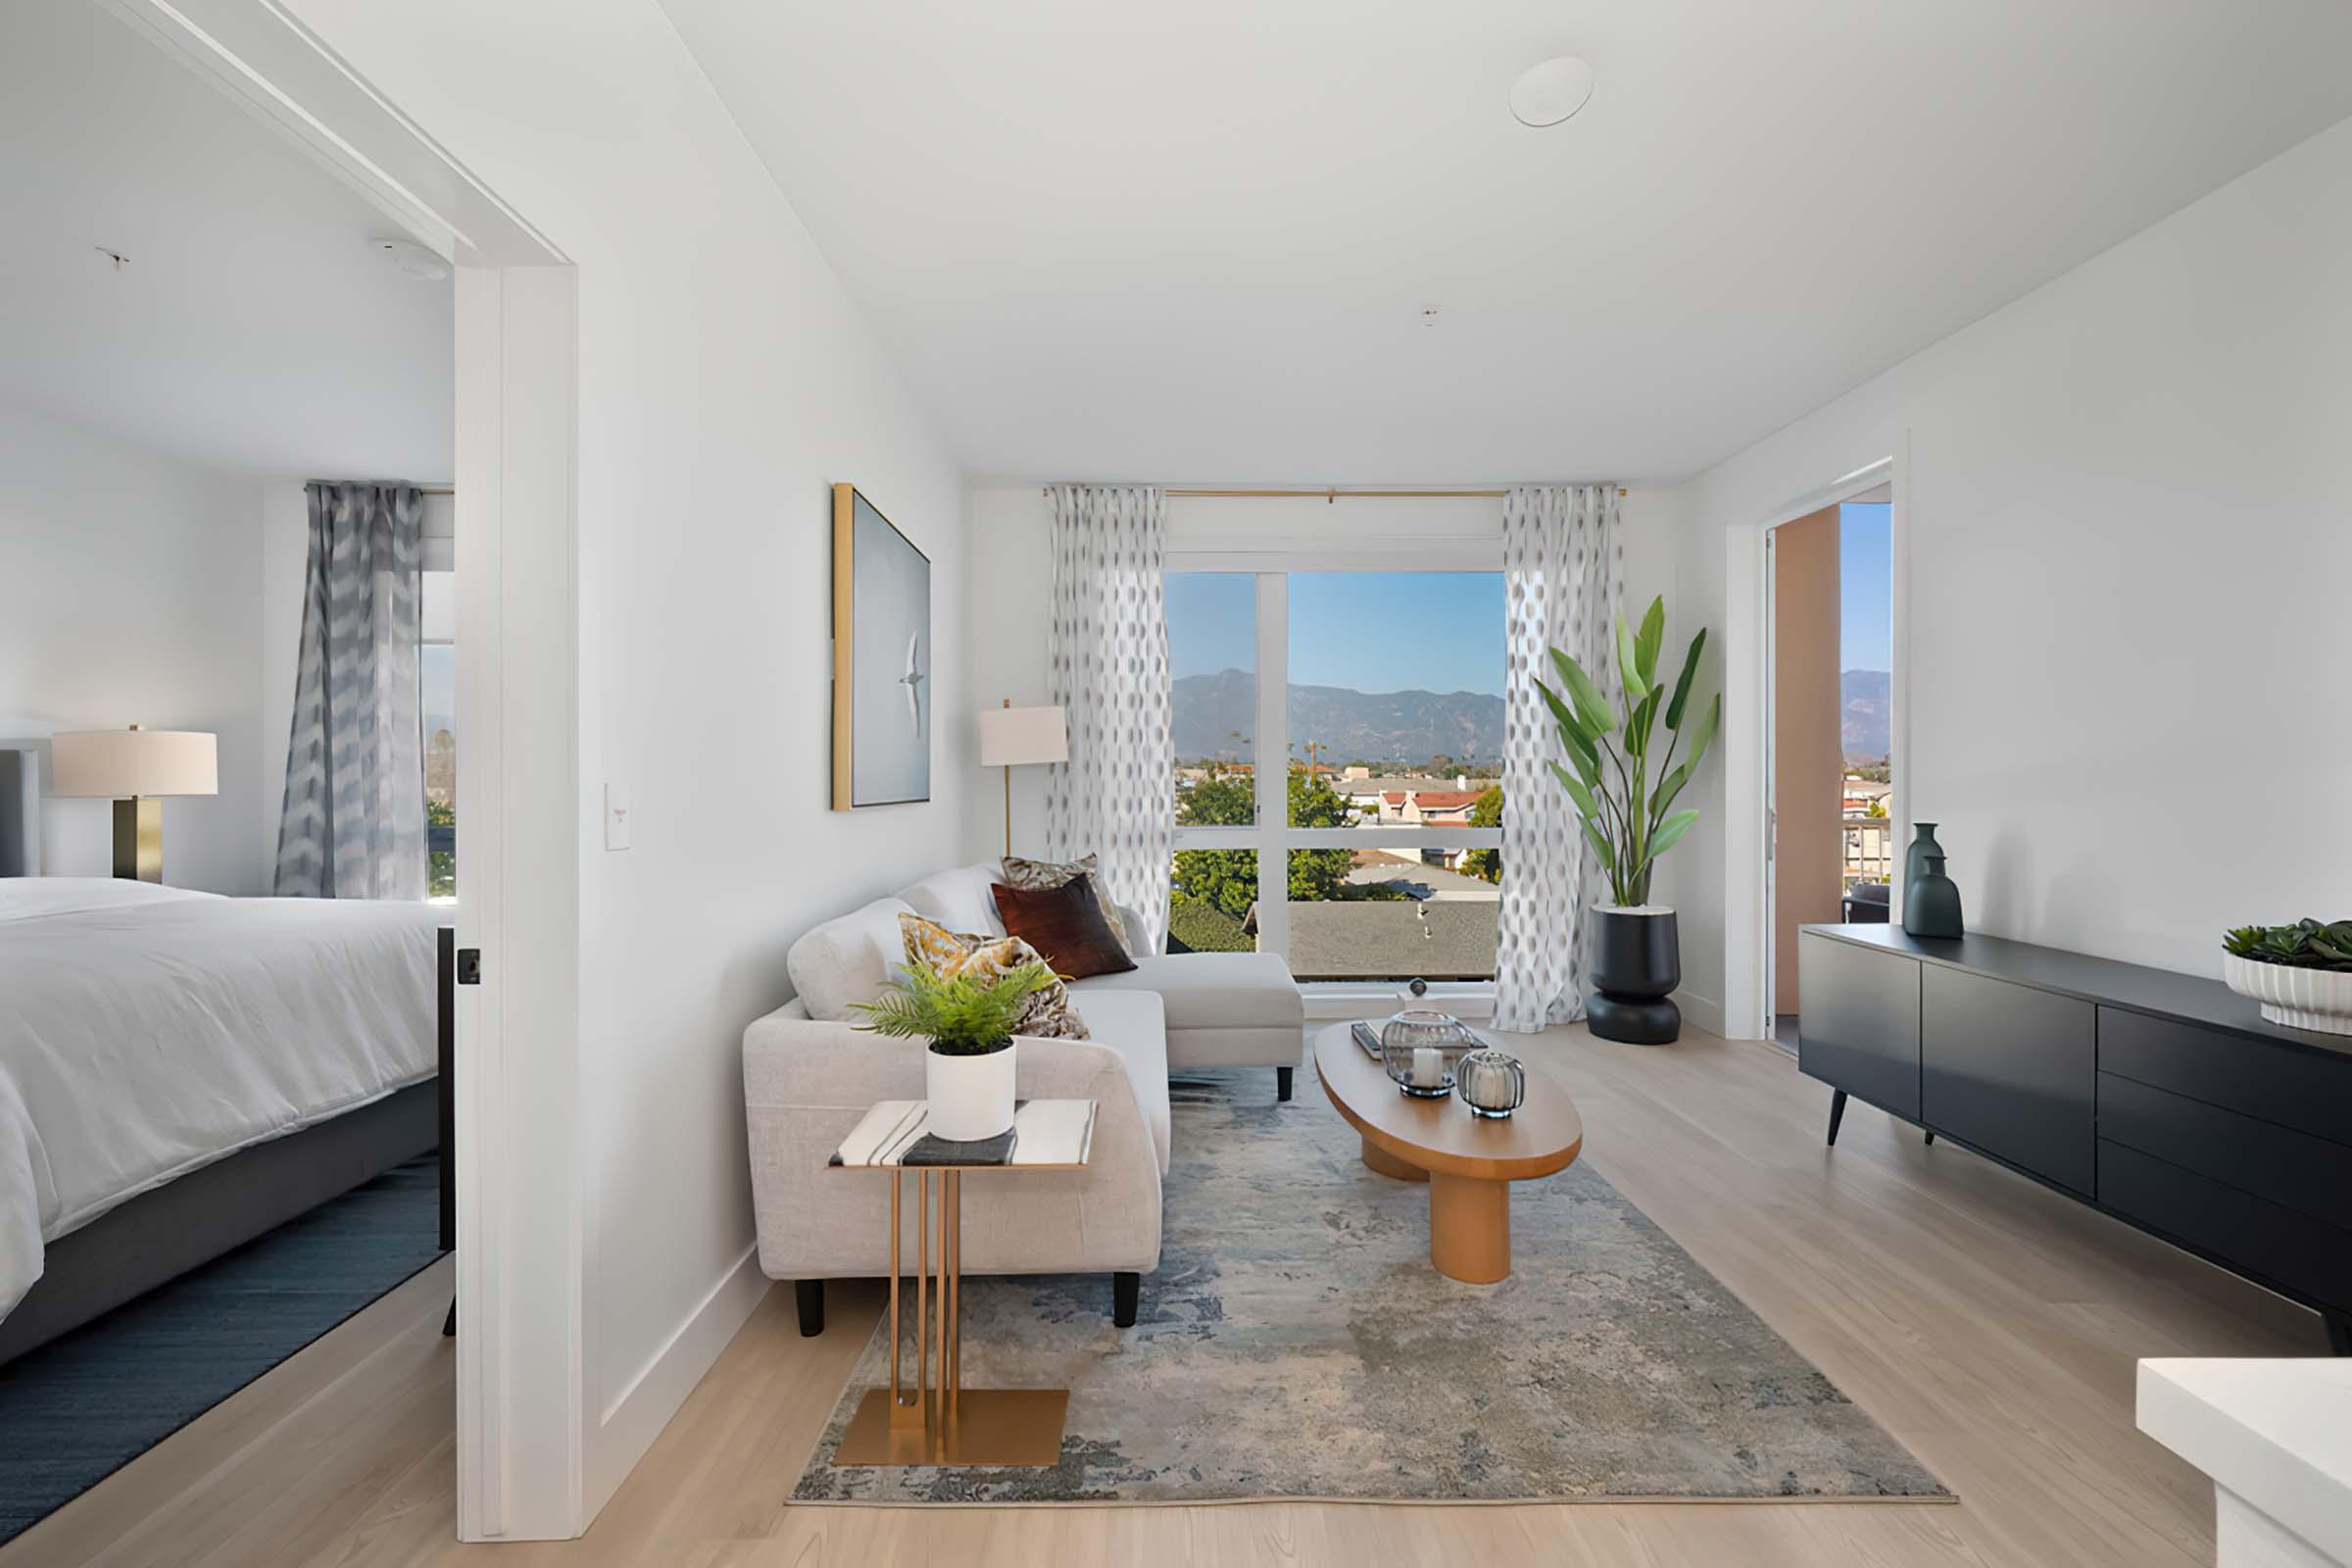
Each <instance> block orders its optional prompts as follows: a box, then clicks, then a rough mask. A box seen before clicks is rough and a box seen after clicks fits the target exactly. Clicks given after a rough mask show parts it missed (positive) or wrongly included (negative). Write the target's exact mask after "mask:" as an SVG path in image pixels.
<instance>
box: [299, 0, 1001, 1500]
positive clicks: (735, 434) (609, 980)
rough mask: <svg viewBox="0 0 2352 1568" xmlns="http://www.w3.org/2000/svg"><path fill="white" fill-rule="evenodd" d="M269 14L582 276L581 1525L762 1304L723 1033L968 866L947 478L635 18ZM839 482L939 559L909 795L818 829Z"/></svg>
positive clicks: (953, 524) (606, 14) (475, 12)
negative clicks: (604, 815) (889, 904)
mask: <svg viewBox="0 0 2352 1568" xmlns="http://www.w3.org/2000/svg"><path fill="white" fill-rule="evenodd" d="M292 9H293V10H294V11H295V12H297V13H298V14H299V15H300V17H301V19H302V20H303V21H304V22H305V23H307V24H308V25H311V26H313V27H315V28H316V29H317V30H318V31H319V33H320V34H321V35H322V36H323V38H324V39H325V40H326V42H327V43H328V44H329V45H330V46H331V47H333V48H334V49H335V50H336V51H337V52H338V53H339V54H341V55H342V56H343V57H344V58H345V59H347V60H348V61H350V62H351V63H352V65H353V67H354V68H355V69H356V70H357V71H358V72H359V73H362V74H363V75H364V76H366V77H367V78H368V80H369V81H370V82H371V83H372V84H373V85H374V86H375V87H377V88H378V89H379V90H381V91H383V92H384V93H385V94H386V96H387V97H389V98H390V99H391V100H392V101H393V102H395V103H397V104H398V105H399V106H400V108H401V109H402V110H403V111H404V112H405V113H407V114H408V115H410V116H411V117H413V118H414V119H415V120H416V121H417V123H419V124H420V125H421V126H422V127H423V129H424V131H425V132H426V133H427V134H428V135H430V136H431V137H432V138H433V139H434V140H435V141H437V142H439V143H440V144H441V145H443V146H445V147H448V148H449V149H450V150H451V152H452V154H453V155H454V156H455V157H456V158H458V159H459V160H460V161H461V162H463V163H464V164H465V165H466V167H467V169H468V170H470V171H471V172H473V173H474V174H475V175H477V176H479V177H480V178H481V179H482V180H483V181H484V182H485V183H486V184H487V185H488V186H489V187H490V188H491V189H492V190H495V191H496V192H497V193H498V195H499V196H500V197H501V198H503V199H504V200H506V201H507V202H509V203H511V204H513V206H514V207H515V210H516V211H517V212H519V213H520V214H521V215H522V216H523V217H524V218H525V219H527V220H528V221H530V222H531V223H533V224H534V225H535V226H537V227H538V228H540V229H541V230H542V231H543V232H545V233H546V234H548V235H549V236H550V238H551V239H552V240H553V241H554V242H555V243H556V244H557V245H559V246H560V247H562V248H563V250H564V252H565V253H566V254H567V255H568V256H570V257H571V258H572V259H573V260H574V261H575V262H576V263H577V266H578V285H579V286H578V299H579V361H578V363H579V405H578V451H579V487H578V496H579V525H580V544H579V558H578V563H577V570H578V576H579V595H580V641H581V650H580V689H579V700H580V705H581V749H582V750H581V763H580V775H581V781H582V785H583V791H582V793H583V795H584V796H587V797H591V798H593V797H594V796H595V795H596V794H597V792H598V790H599V788H600V786H601V783H602V782H603V781H605V780H613V781H618V782H623V783H625V784H627V785H628V786H629V788H630V790H631V793H632V796H633V808H634V809H633V813H632V814H633V819H634V829H633V831H634V847H633V848H632V849H631V850H629V851H628V852H626V853H623V854H606V853H603V852H602V851H601V849H599V848H598V847H597V846H598V845H599V842H600V840H599V822H598V819H597V815H596V812H595V811H594V809H592V802H591V800H584V801H583V802H581V803H580V808H579V811H578V816H579V820H578V823H577V828H578V834H579V841H580V844H581V849H582V873H583V887H582V895H581V901H582V933H581V943H582V948H581V965H580V968H581V972H582V974H583V975H585V976H587V977H588V979H587V981H586V987H585V994H584V995H583V997H582V999H581V1008H580V1013H581V1017H582V1018H583V1019H584V1020H587V1022H586V1024H585V1025H584V1028H583V1038H582V1039H581V1042H580V1053H581V1056H580V1071H579V1082H580V1084H581V1085H582V1094H583V1096H584V1099H585V1103H584V1104H583V1106H582V1107H581V1110H582V1114H583V1117H584V1131H583V1138H582V1141H581V1148H582V1150H583V1152H584V1153H583V1160H584V1164H585V1169H584V1170H583V1173H582V1176H583V1180H584V1182H585V1183H586V1184H587V1187H588V1193H587V1215H586V1224H587V1234H586V1236H585V1238H584V1249H585V1252H586V1280H585V1286H584V1299H583V1302H582V1310H583V1313H584V1321H583V1325H582V1328H583V1338H584V1343H585V1345H586V1348H587V1365H586V1368H585V1387H584V1388H583V1389H582V1391H581V1396H582V1398H581V1403H582V1407H583V1411H584V1418H585V1422H586V1426H587V1433H586V1438H585V1451H584V1455H583V1458H584V1467H585V1474H584V1478H583V1492H584V1495H585V1499H586V1508H587V1511H588V1512H589V1513H590V1514H593V1513H594V1511H595V1510H596V1508H597V1507H599V1506H601V1504H602V1502H603V1500H604V1499H605V1498H606V1497H607V1496H609V1495H610V1494H611V1492H612V1489H613V1487H614V1486H615V1485H617V1483H618V1481H619V1479H620V1477H621V1476H622V1475H624V1474H625V1473H626V1471H627V1469H628V1468H629V1466H630V1465H631V1464H633V1463H634V1462H635V1460H636V1458H637V1457H638V1455H639V1454H640V1453H641V1452H642V1451H643V1449H644V1447H645V1446H646V1445H647V1444H649V1443H650V1442H651V1441H652V1440H653V1438H654V1437H655V1435H656V1434H658V1432H659V1431H660V1429H661V1426H662V1423H663V1422H664V1421H666V1420H667V1418H668V1416H669V1415H670V1413H671V1412H672V1411H673V1410H674V1409H675V1407H676V1405H677V1403H678V1401H679V1400H680V1399H682V1398H683V1397H685V1395H686V1394H687V1393H688V1392H689V1391H690V1390H691V1388H692V1386H693V1384H694V1382H695V1380H696V1379H697V1378H699V1377H700V1375H701V1374H702V1372H703V1371H704V1369H705V1368H706V1367H707V1366H708V1365H709V1363H710V1360H711V1357H712V1356H713V1355H714V1354H715V1353H716V1351H717V1350H718V1348H721V1347H722V1346H723V1345H724V1343H725V1341H726V1339H727V1338H728V1336H729V1335H731V1333H732V1332H733V1330H734V1329H735V1327H736V1325H737V1324H738V1323H739V1322H740V1321H741V1319H742V1317H743V1315H744V1314H745V1313H747V1312H748V1311H749V1309H750V1307H751V1305H752V1304H753V1303H754V1302H755V1301H756V1299H757V1296H758V1288H759V1285H760V1281H759V1279H758V1276H757V1263H756V1261H755V1260H754V1259H753V1257H752V1254H751V1247H752V1238H753V1228H752V1214H751V1199H750V1190H749V1182H748V1177H747V1166H746V1158H745V1150H744V1132H743V1106H742V1087H741V1065H740V1038H741V1033H742V1030H743V1027H744V1025H745V1024H746V1023H747V1022H749V1021H750V1020H751V1019H753V1018H755V1017H757V1016H759V1015H760V1013H762V1012H764V1011H766V1010H768V1009H769V1008H771V1007H773V1006H775V1005H778V1004H779V1003H781V1002H782V1001H784V1000H785V999H786V998H787V996H788V995H789V994H790V986H789V983H788V981H787V979H786V975H785V970H784V961H783V960H784V953H785V950H786V948H787V947H788V946H789V945H790V943H791V942H792V940H793V939H794V938H795V937H797V936H798V935H800V934H801V933H802V932H803V931H805V930H807V929H808V928H809V926H810V925H813V924H815V923H816V922H817V921H819V920H821V919H823V918H825V917H827V916H829V915H832V914H835V913H838V912H841V911H843V910H845V909H847V908H849V907H853V906H854V905H856V904H857V903H858V902H859V901H861V900H863V899H866V898H869V897H872V896H875V895H878V894H880V893H883V892H886V891H888V890H890V889H892V888H894V887H897V886H900V885H902V884H904V883H906V882H907V881H908V880H911V879H912V878H913V877H915V876H917V875H919V874H921V873H923V872H925V871H927V870H930V869H933V868H935V867H938V866H941V865H944V864H947V863H949V862H950V861H951V860H952V859H953V858H955V857H956V853H957V851H958V849H959V848H960V845H961V841H962V838H963V833H964V824H965V811H966V804H967V801H966V798H967V795H968V794H969V792H970V787H971V784H972V782H973V779H974V775H975V773H976V769H975V768H974V767H973V766H972V765H971V763H970V760H969V759H970V756H971V753H970V751H969V736H968V730H969V723H970V720H969V717H968V710H969V709H970V707H971V696H970V691H971V688H970V686H969V684H968V682H967V679H966V674H965V667H964V662H963V659H962V650H963V649H964V647H965V626H964V607H965V604H966V602H967V599H966V588H965V582H964V563H965V559H966V558H965V550H964V543H963V518H962V502H963V497H962V492H961V480H960V475H959V472H958V469H957V467H956V464H955V462H954V460H953V458H952V456H951V455H950V453H949V452H948V450H947V449H946V447H945V446H944V445H943V443H942V442H941V441H940V440H939V439H938V438H937V437H936V435H935V433H934V431H933V429H932V426H931V425H930V423H929V422H928V421H927V419H926V418H925V417H923V415H922V414H921V412H920V411H919V410H918V409H917V408H916V407H915V406H914V405H913V404H912V403H911V401H910V400H909V399H908V398H907V395H906V394H905V392H904V390H903V389H902V388H901V386H900V385H899V383H898V382H897V381H896V380H895V379H894V378H893V376H892V375H891V374H890V373H889V371H888V370H887V369H886V368H885V367H884V362H883V359H882V356H881V354H880V352H879V350H878V348H877V346H876V345H875V343H874V341H873V340H872V339H871V337H870V336H869V335H868V334H867V332H866V330H865V329H864V327H863V325H862V324H861V322H860V321H859V320H858V317H857V315H856V313H855V311H854V309H853V308H852V306H851V305H850V303H849V300H848V298H847V296H846V295H845V293H844V292H843V290H842V288H841V286H840V284H839V282H838V280H837V279H836V278H835V277H834V276H833V274H832V272H831V271H830V270H828V268H827V266H826V264H825V261H824V258H823V257H822V256H821V255H820V254H819V253H818V251H817V249H816V247H815V246H814V245H813V244H812V243H811V242H810V240H809V236H808V234H807V232H806V231H805V230H804V229H803V228H802V227H801V225H800V223H799V222H798V221H797V220H796V219H795V218H794V216H793V213H792V211H791V209H790V208H789V207H788V206H787V204H786V203H785V201H784V199H783V197H782V196H781V195H780V194H779V193H778V191H777V190H776V188H775V186H774V184H773V183H772V181H771V180H770V179H769V177H768V175H767V173H766V171H765V170H764V168H763V167H762V166H761V165H760V162H759V161H758V160H757V159H756V158H755V157H754V155H753V154H752V152H751V151H750V149H749V148H748V146H746V144H745V143H744V142H743V140H742V138H741V137H740V136H739V135H738V134H737V132H736V130H735V127H734V125H733V123H731V122H730V121H729V119H728V118H727V116H726V114H725V112H724V111H723V110H722V108H721V107H720V105H719V104H718V102H717V100H716V99H715V97H714V96H713V94H712V93H711V88H710V86H709V84H708V83H707V82H706V81H705V80H704V78H703V76H702V73H700V71H699V70H697V69H696V67H695V65H694V63H693V61H692V60H691V59H690V58H689V56H688V55H687V53H686V51H685V49H684V47H683V46H682V45H681V43H680V42H679V40H678V38H677V37H676V35H675V34H674V33H673V32H672V30H671V28H670V26H669V25H668V23H667V22H666V20H665V19H664V17H663V15H662V11H661V10H660V8H659V7H658V6H657V5H655V4H654V3H652V0H587V3H580V0H570V3H565V4H563V5H557V4H554V3H551V0H543V3H539V4H516V5H507V6H479V5H473V4H469V3H466V0H421V3H420V4H418V5H411V6H406V7H402V8H399V9H398V10H396V11H394V10H386V9H385V8H382V7H380V6H375V5H372V4H368V3H366V0H295V3H294V5H293V7H292ZM836 480H852V481H855V482H857V483H858V485H859V487H860V488H861V489H862V490H863V491H864V492H865V494H866V495H867V496H868V497H869V498H870V499H871V500H872V501H873V502H874V503H875V504H876V505H877V506H879V507H880V508H881V509H882V510H883V511H884V512H885V513H887V514H888V515H890V517H891V519H892V520H893V521H894V522H896V523H897V524H898V525H899V527H900V528H902V529H903V530H904V531H905V532H906V533H907V535H908V536H909V537H910V538H912V539H913V540H914V542H915V543H916V544H917V545H918V546H920V547H921V548H922V549H923V550H924V552H925V553H926V554H928V555H929V556H930V558H931V561H932V569H933V579H932V615H933V641H934V647H935V649H936V650H937V655H936V658H935V661H934V665H933V668H934V674H935V678H936V681H937V687H936V694H935V695H936V700H937V704H938V707H937V712H938V714H939V715H940V717H939V719H938V721H937V722H936V723H935V725H934V756H933V767H934V777H933V800H932V802H931V804H928V805H924V806H913V807H900V808H883V809H869V810H864V811H859V812H856V813H854V814H844V815H837V814H834V813H832V812H830V811H828V810H827V791H828V781H829V768H828V761H827V715H828V709H827V667H828V666H827V662H826V659H827V636H828V623H829V615H830V609H829V606H830V598H829V576H828V571H829V565H828V563H829V556H830V544H829V538H830V535H829V527H830V510H829V495H828V492H827V486H828V485H830V484H831V483H832V482H834V481H836ZM465 515H466V514H465V497H464V496H463V495H461V496H460V497H459V516H460V519H461V526H462V525H463V518H464V516H465ZM528 699H529V694H528V693H527V692H515V691H510V692H509V693H508V702H509V704H510V705H512V704H514V703H515V702H518V701H520V702H527V701H528ZM461 720H463V715H461ZM550 809H562V808H561V807H560V806H558V805H557V803H550Z"/></svg>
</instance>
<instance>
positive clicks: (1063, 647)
mask: <svg viewBox="0 0 2352 1568" xmlns="http://www.w3.org/2000/svg"><path fill="white" fill-rule="evenodd" d="M1049 493H1050V495H1051V497H1052V500H1053V508H1054V621H1053V625H1052V627H1051V628H1050V630H1049V633H1048V642H1047V669H1048V674H1047V683H1048V684H1047V691H1048V694H1049V696H1050V698H1051V700H1052V701H1053V702H1054V704H1055V705H1056V706H1057V707H1059V708H1061V709H1063V710H1064V711H1066V713H1067V715H1068V721H1069V732H1070V760H1068V761H1066V762H1055V763H1054V766H1053V768H1052V770H1051V772H1050V774H1049V776H1048V779H1047V785H1046V849H1047V854H1048V856H1049V857H1051V858H1054V859H1056V860H1076V859H1080V858H1083V857H1085V856H1088V855H1099V856H1101V857H1102V870H1101V871H1100V872H1099V873H1098V876H1099V879H1100V881H1101V884H1102V887H1103V892H1104V893H1105V894H1106V895H1108V896H1109V898H1111V899H1112V900H1113V901H1114V902H1116V903H1119V904H1123V905H1125V906H1126V907H1129V908H1131V909H1133V910H1135V911H1136V912H1137V913H1138V915H1140V916H1141V917H1142V919H1143V922H1144V925H1145V928H1146V929H1145V930H1144V931H1143V932H1142V933H1140V936H1141V941H1142V945H1143V946H1144V947H1145V948H1146V949H1148V950H1149V951H1152V952H1157V951H1158V950H1159V948H1160V945H1161V943H1162V941H1163V940H1164V939H1165V937H1166V934H1167V928H1168V873H1169V871H1170V870H1171V868H1172V866H1171V861H1172V857H1173V855H1174V851H1175V848H1176V799H1175V795H1174V793H1173V792H1172V791H1171V790H1170V789H1169V787H1168V781H1169V780H1170V779H1171V778H1172V777H1173V776H1174V775H1175V771H1176V737H1175V735H1174V733H1173V731H1172V730H1171V728H1170V722H1171V721H1170V717H1169V701H1170V698H1169V691H1168V613H1167V601H1166V598H1165V596H1164V594H1163V592H1162V588H1161V583H1160V569H1161V568H1160V561H1161V549H1162V545H1161V541H1162V536H1163V534H1164V531H1165V527H1166V515H1167V498H1166V496H1165V495H1164V494H1162V493H1161V492H1160V491H1158V490H1152V489H1146V488H1141V487H1136V486H1113V485H1072V484H1059V485H1054V487H1053V488H1052V490H1051V491H1050V492H1049Z"/></svg>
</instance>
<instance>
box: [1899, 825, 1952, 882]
mask: <svg viewBox="0 0 2352 1568" xmlns="http://www.w3.org/2000/svg"><path fill="white" fill-rule="evenodd" d="M1914 827H1915V828H1916V829H1917V836H1916V837H1915V838H1913V839H1912V840H1911V847H1910V848H1909V849H1908V850H1906V851H1904V852H1903V886H1904V887H1906V888H1908V887H1910V885H1911V884H1912V883H1914V882H1916V881H1918V880H1919V879H1920V878H1921V877H1923V876H1926V875H1927V874H1928V857H1929V856H1931V855H1941V854H1942V853H1943V846H1942V845H1940V844H1938V843H1936V824H1935V823H1933V822H1919V823H1915V824H1914Z"/></svg>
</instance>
